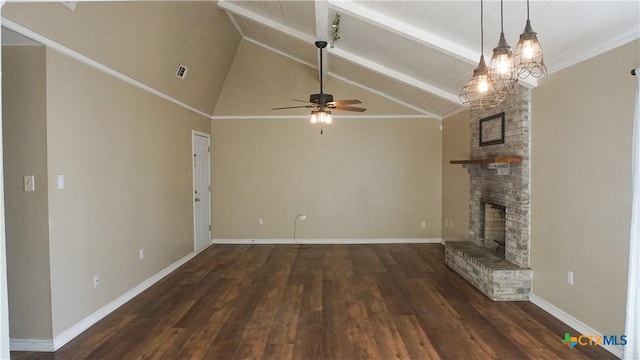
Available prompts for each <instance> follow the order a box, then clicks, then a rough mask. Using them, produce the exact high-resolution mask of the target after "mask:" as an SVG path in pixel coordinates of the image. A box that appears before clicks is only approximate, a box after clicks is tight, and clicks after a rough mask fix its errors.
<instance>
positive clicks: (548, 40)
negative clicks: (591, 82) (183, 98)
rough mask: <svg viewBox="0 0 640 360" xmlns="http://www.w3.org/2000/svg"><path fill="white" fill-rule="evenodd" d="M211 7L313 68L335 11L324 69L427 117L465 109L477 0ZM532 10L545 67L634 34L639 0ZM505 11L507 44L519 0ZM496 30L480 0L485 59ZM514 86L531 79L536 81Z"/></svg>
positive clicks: (517, 27)
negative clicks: (336, 26)
mask: <svg viewBox="0 0 640 360" xmlns="http://www.w3.org/2000/svg"><path fill="white" fill-rule="evenodd" d="M218 5H219V6H220V7H221V8H222V9H224V10H226V11H227V13H228V14H229V16H230V17H231V19H232V21H233V22H234V23H235V24H236V27H237V29H238V31H239V32H240V33H241V34H242V36H243V37H244V38H245V39H246V40H248V41H251V42H254V43H257V44H259V45H262V46H264V47H267V48H270V49H272V50H274V51H277V52H279V53H281V54H283V55H285V56H288V57H290V58H293V59H295V60H297V61H300V62H303V63H305V64H308V65H310V66H314V67H317V63H318V57H317V49H316V48H315V46H314V45H313V42H314V41H315V40H329V38H328V35H329V34H330V33H331V31H330V28H331V23H332V22H333V20H334V18H335V16H336V14H340V16H341V20H340V39H339V40H337V41H336V43H335V47H334V48H329V49H328V58H326V61H325V64H327V63H328V67H326V68H325V70H326V71H328V74H329V75H330V76H331V77H337V78H340V79H342V80H346V81H348V82H350V83H352V84H355V85H358V86H361V87H365V88H368V89H370V90H373V91H375V92H377V93H380V94H384V95H385V96H387V97H388V98H390V99H393V100H395V101H397V102H399V103H402V104H404V105H406V106H408V107H411V108H413V109H414V110H415V111H416V112H417V113H419V114H424V115H427V116H433V117H435V118H444V117H447V116H449V115H451V114H454V113H456V112H458V111H460V110H462V109H464V108H463V106H462V105H461V103H460V101H459V99H458V93H459V91H460V89H461V88H462V86H464V85H465V84H466V82H467V80H468V79H469V78H470V77H471V75H472V73H473V69H474V68H475V67H476V66H477V64H478V61H479V59H480V2H479V1H355V0H328V1H327V0H318V1H315V2H314V1H236V0H220V1H219V2H218ZM530 13H531V15H530V19H531V24H532V26H533V28H534V30H535V31H536V32H537V33H538V38H539V39H540V41H541V43H542V46H543V49H544V52H545V63H546V64H547V67H548V69H549V72H550V73H553V72H556V71H559V70H561V69H563V68H565V67H568V66H571V65H573V64H576V63H578V62H581V61H584V60H586V59H588V58H591V57H593V56H596V55H598V54H601V53H603V52H606V51H608V50H611V49H613V48H615V47H617V46H620V45H623V44H625V43H627V42H629V41H632V40H634V39H638V38H640V2H639V1H637V0H633V1H532V2H531V3H530ZM504 14H505V18H504V32H505V36H506V38H507V41H508V42H509V44H510V45H511V46H512V47H515V45H516V43H517V40H518V36H519V34H520V33H521V32H522V31H523V29H524V25H525V22H526V14H527V10H526V2H525V1H505V2H504ZM499 34H500V2H499V1H485V3H484V37H485V39H484V54H485V57H486V60H487V63H488V61H489V58H490V57H491V54H492V49H493V47H495V45H496V44H497V42H498V38H499ZM638 58H639V59H638V61H639V62H640V54H639V55H638ZM325 78H326V77H325ZM522 84H523V85H525V86H527V87H535V86H536V85H537V81H536V80H535V79H532V78H530V79H527V81H525V82H522Z"/></svg>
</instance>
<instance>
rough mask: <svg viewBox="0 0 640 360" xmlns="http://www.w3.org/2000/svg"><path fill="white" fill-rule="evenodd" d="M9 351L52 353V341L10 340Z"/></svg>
mask: <svg viewBox="0 0 640 360" xmlns="http://www.w3.org/2000/svg"><path fill="white" fill-rule="evenodd" d="M9 348H10V349H11V351H38V352H53V351H55V350H54V348H53V340H36V339H11V340H10V342H9Z"/></svg>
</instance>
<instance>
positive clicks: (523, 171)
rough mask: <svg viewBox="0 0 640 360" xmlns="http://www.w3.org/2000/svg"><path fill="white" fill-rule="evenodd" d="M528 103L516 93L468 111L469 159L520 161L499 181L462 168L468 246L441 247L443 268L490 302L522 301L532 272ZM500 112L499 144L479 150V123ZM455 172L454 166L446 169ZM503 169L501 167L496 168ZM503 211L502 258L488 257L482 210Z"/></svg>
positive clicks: (480, 169)
mask: <svg viewBox="0 0 640 360" xmlns="http://www.w3.org/2000/svg"><path fill="white" fill-rule="evenodd" d="M530 99H531V92H530V90H529V89H525V88H523V87H520V88H519V90H518V92H517V93H516V94H515V95H512V96H510V97H508V98H507V99H506V100H505V101H504V102H503V103H502V105H501V106H500V107H498V108H494V109H491V110H485V111H471V159H473V160H476V159H488V158H494V157H501V156H503V157H512V156H518V157H521V158H522V163H521V164H510V165H506V166H509V169H508V171H506V172H508V174H506V175H502V174H500V172H501V171H504V169H503V170H501V171H498V170H496V169H494V168H492V166H490V165H489V164H467V165H464V166H465V167H466V168H467V170H468V172H469V176H470V204H469V240H470V242H464V243H457V244H454V243H452V242H447V243H446V244H445V252H446V258H445V259H446V263H447V265H448V266H450V267H451V268H452V269H454V270H455V271H457V272H458V273H459V274H460V275H462V276H463V277H465V278H466V279H467V280H469V281H470V282H471V283H472V284H473V285H475V286H476V287H477V288H478V289H480V290H481V291H483V292H484V293H485V294H487V296H489V297H490V298H491V299H493V300H528V299H529V294H530V292H531V279H532V278H533V276H532V271H531V270H530V269H529V268H528V266H529V228H530V226H529V221H530V216H529V211H530V172H529V159H530V153H531V150H530V143H531V141H530V139H531V134H530V127H531V126H530ZM501 112H504V113H505V137H504V140H505V141H504V144H496V145H490V146H480V145H479V142H480V132H479V125H480V119H483V118H486V117H489V116H492V115H495V114H498V113H501ZM451 166H455V165H451ZM498 166H505V165H498ZM486 203H490V204H495V205H500V206H504V207H505V209H506V211H505V257H504V260H503V259H500V258H499V257H497V256H496V255H495V254H493V253H492V252H493V250H491V251H489V250H488V248H492V249H495V243H494V241H493V240H492V239H489V240H487V241H485V239H484V226H485V218H484V212H485V204H486Z"/></svg>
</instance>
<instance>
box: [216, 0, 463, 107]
mask: <svg viewBox="0 0 640 360" xmlns="http://www.w3.org/2000/svg"><path fill="white" fill-rule="evenodd" d="M218 6H219V7H221V8H222V9H225V10H227V11H230V12H232V13H234V14H236V15H238V16H242V17H244V18H247V19H249V20H251V21H254V22H257V23H259V24H262V25H264V26H267V27H270V28H272V29H274V30H277V31H280V32H283V33H285V34H287V35H289V36H292V37H294V38H296V39H298V40H301V41H305V42H309V43H313V42H314V41H315V39H313V38H311V36H309V35H307V34H306V33H303V32H301V31H298V30H296V29H293V28H290V27H288V26H286V25H283V24H281V23H279V22H276V21H273V20H271V19H269V18H267V17H264V16H262V15H259V14H257V13H255V12H253V11H250V10H247V9H245V8H242V7H240V6H238V5H236V4H234V3H232V2H230V1H225V0H220V1H219V2H218ZM324 53H325V54H327V55H328V54H329V53H331V54H333V55H334V56H338V57H341V58H343V59H345V60H347V61H350V62H352V63H355V64H357V65H360V66H363V67H366V68H367V69H369V70H373V71H376V72H378V73H380V74H383V75H386V76H388V77H391V78H393V79H396V80H398V81H400V82H403V83H405V84H408V85H411V86H413V87H415V88H417V89H420V90H422V91H425V92H428V93H432V94H434V95H436V96H439V97H441V98H443V99H445V100H448V101H451V102H453V103H456V104H460V105H461V104H462V103H461V101H460V99H459V97H458V95H457V94H452V93H450V92H447V91H445V90H442V89H440V88H438V87H435V86H433V85H431V84H428V83H425V82H423V81H419V80H417V79H415V78H413V77H411V76H409V75H407V74H404V73H402V72H399V71H397V70H393V69H390V68H388V67H386V66H383V65H381V64H378V63H376V62H373V61H371V60H368V59H365V58H363V57H360V56H358V55H355V54H353V53H350V52H348V51H345V50H341V49H338V48H328V49H327V51H325V52H324Z"/></svg>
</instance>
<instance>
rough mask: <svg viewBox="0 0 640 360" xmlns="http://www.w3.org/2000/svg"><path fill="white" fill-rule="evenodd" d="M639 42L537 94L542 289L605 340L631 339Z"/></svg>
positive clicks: (535, 191)
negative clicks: (570, 279) (628, 312)
mask: <svg viewBox="0 0 640 360" xmlns="http://www.w3.org/2000/svg"><path fill="white" fill-rule="evenodd" d="M639 43H640V42H638V41H635V42H633V43H630V44H628V45H625V46H622V47H620V48H618V49H615V50H613V51H610V52H608V53H605V54H603V55H600V56H598V57H596V58H593V59H591V60H588V61H585V62H583V63H581V64H578V65H576V66H573V67H570V68H568V69H566V70H563V71H560V72H558V73H556V74H553V75H551V76H549V77H547V78H543V79H542V80H541V81H540V85H539V87H538V88H537V89H535V90H534V91H533V93H532V103H533V109H532V161H531V173H532V183H531V194H532V200H531V205H532V219H531V268H532V269H533V270H534V288H533V292H534V294H535V295H537V296H539V297H540V298H543V299H544V300H546V301H548V302H550V303H551V304H553V305H555V306H557V307H558V308H560V309H562V310H564V311H565V312H567V313H569V314H570V315H572V316H574V317H575V318H577V319H578V320H580V321H582V322H584V323H585V324H587V325H589V326H591V327H592V328H594V329H595V330H597V331H599V332H601V333H604V334H618V335H619V334H622V333H624V324H625V304H626V287H627V281H626V280H627V267H628V249H629V245H628V244H629V228H630V217H631V215H630V209H631V191H630V190H631V184H630V179H631V168H630V165H631V133H632V124H633V107H634V102H635V100H634V97H635V82H636V79H635V78H634V77H633V76H631V75H629V70H630V69H632V68H635V67H637V66H638V63H639V60H640V58H639V55H638V54H640V48H639ZM567 271H573V272H574V285H573V286H570V285H568V284H567Z"/></svg>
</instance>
